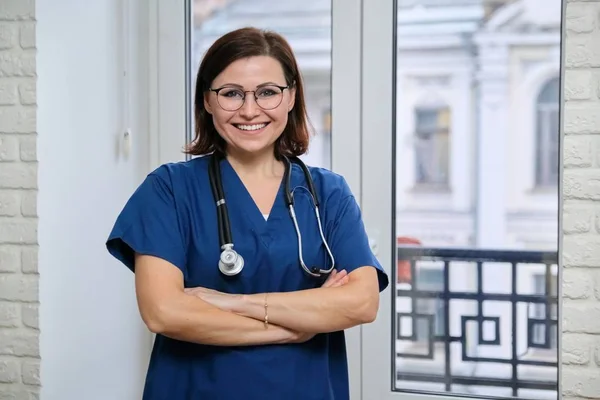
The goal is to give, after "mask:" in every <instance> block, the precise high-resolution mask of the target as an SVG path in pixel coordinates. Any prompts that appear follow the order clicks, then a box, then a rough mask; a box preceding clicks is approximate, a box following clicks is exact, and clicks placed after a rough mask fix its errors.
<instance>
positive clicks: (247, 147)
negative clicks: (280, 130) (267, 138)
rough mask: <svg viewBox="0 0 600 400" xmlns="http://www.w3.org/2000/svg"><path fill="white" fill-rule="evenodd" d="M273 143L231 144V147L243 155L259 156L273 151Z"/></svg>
mask: <svg viewBox="0 0 600 400" xmlns="http://www.w3.org/2000/svg"><path fill="white" fill-rule="evenodd" d="M273 146H274V144H273V143H262V142H261V143H239V142H238V143H235V142H234V143H233V145H232V147H233V148H235V149H236V151H238V152H241V153H245V154H261V153H264V152H267V151H273Z"/></svg>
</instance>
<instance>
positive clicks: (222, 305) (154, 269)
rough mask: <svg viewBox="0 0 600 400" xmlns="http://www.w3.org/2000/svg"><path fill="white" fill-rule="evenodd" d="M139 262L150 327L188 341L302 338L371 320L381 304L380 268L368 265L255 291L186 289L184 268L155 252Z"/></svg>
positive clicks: (141, 298) (140, 293)
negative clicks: (321, 279)
mask: <svg viewBox="0 0 600 400" xmlns="http://www.w3.org/2000/svg"><path fill="white" fill-rule="evenodd" d="M135 268H136V274H135V276H136V278H135V279H136V293H137V300H138V306H139V309H140V313H141V316H142V319H143V320H144V322H145V323H146V325H147V326H148V328H149V329H150V330H151V331H152V332H154V333H159V334H162V335H164V336H168V337H172V338H174V339H178V340H183V341H188V342H195V343H203V344H210V345H217V346H244V345H260V344H274V343H299V342H303V341H306V340H308V339H310V338H311V337H313V336H314V335H315V334H317V333H324V332H333V331H338V330H343V329H347V328H350V327H353V326H356V325H360V324H364V323H369V322H372V321H373V320H374V319H375V317H376V315H377V310H378V307H379V289H378V288H379V287H378V281H377V272H376V270H375V268H372V267H368V266H367V267H363V268H358V269H356V270H355V271H353V272H351V273H350V274H348V275H346V274H345V272H339V273H337V274H332V276H331V277H330V278H329V279H328V280H327V282H325V284H324V285H323V287H321V288H317V289H309V290H300V291H296V292H286V293H262V294H253V295H231V294H226V293H220V292H216V291H213V290H209V289H205V288H192V289H184V287H183V276H182V273H181V271H180V270H179V269H178V268H176V267H175V266H173V265H172V264H170V263H168V262H167V261H164V260H162V259H159V258H156V257H152V256H146V255H137V256H136V261H135ZM265 304H266V307H265ZM266 316H267V317H268V324H267V323H265V322H266V321H265V317H266Z"/></svg>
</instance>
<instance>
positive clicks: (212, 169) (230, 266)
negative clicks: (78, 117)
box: [208, 153, 335, 278]
mask: <svg viewBox="0 0 600 400" xmlns="http://www.w3.org/2000/svg"><path fill="white" fill-rule="evenodd" d="M222 158H223V155H222V154H217V153H213V155H212V156H211V160H210V163H209V168H208V177H209V179H210V186H211V188H212V193H213V198H214V200H215V203H216V206H217V221H218V226H219V245H220V246H221V255H220V257H219V270H220V271H221V272H222V273H223V274H224V275H227V276H234V275H237V274H239V273H240V272H241V271H242V269H243V268H244V258H243V257H242V256H241V255H240V254H239V253H238V252H237V251H235V250H234V249H233V238H232V237H231V225H230V222H229V214H228V211H227V204H226V202H225V195H224V193H223V183H222V181H221V166H220V161H221V159H222ZM290 160H291V161H290ZM283 162H284V164H285V176H284V179H285V203H286V206H287V208H288V210H289V212H290V216H291V217H292V221H293V222H294V228H295V230H296V236H297V238H298V258H299V260H300V265H301V266H302V269H304V271H306V273H307V274H309V275H311V276H313V277H316V278H319V277H321V276H322V275H323V274H329V273H330V272H331V271H332V270H333V268H334V267H335V259H334V257H333V254H332V253H331V250H330V249H329V245H328V244H327V240H326V239H325V235H324V234H323V227H322V225H321V216H320V214H319V198H318V196H317V192H316V190H315V187H314V183H313V180H312V177H311V175H310V171H309V170H308V168H307V167H306V165H305V164H304V163H303V162H302V160H300V159H299V158H297V157H291V158H288V157H285V156H284V157H283ZM292 162H293V163H295V164H298V165H299V166H300V167H301V168H302V171H303V172H304V179H305V180H306V183H307V185H308V190H309V192H310V195H311V197H312V200H313V204H314V210H315V216H316V217H317V224H318V225H319V233H320V234H321V241H322V243H323V244H324V245H325V248H326V249H327V253H328V255H329V259H330V260H331V266H330V267H329V269H322V268H318V267H311V268H308V267H307V266H306V264H305V263H304V258H303V257H302V235H301V234H300V228H299V227H298V220H297V219H296V211H295V209H294V193H293V191H291V190H290V181H291V177H292Z"/></svg>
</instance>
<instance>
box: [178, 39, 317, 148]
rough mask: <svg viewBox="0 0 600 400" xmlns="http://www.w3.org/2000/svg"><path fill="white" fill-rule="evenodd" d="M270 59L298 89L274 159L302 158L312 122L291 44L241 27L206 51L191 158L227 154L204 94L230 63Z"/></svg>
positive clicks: (199, 80) (198, 85)
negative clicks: (244, 59) (258, 58)
mask: <svg viewBox="0 0 600 400" xmlns="http://www.w3.org/2000/svg"><path fill="white" fill-rule="evenodd" d="M253 56H271V57H273V58H275V59H276V60H278V61H279V63H280V64H281V67H282V69H283V73H284V76H285V80H286V83H287V85H289V86H290V88H292V87H294V88H295V89H296V98H295V103H294V108H292V110H291V111H290V112H289V113H288V121H287V125H286V127H285V129H284V130H283V133H282V134H281V136H280V137H279V138H278V139H277V141H276V142H275V156H276V157H278V158H279V157H280V156H299V155H302V154H304V153H305V152H306V150H307V148H308V142H309V136H310V131H309V127H310V124H309V121H308V116H307V113H306V105H305V104H304V90H303V85H302V78H301V76H300V72H299V70H298V64H297V62H296V59H295V57H294V54H293V52H292V49H291V47H290V45H289V44H288V42H287V41H286V40H285V39H284V38H283V37H282V36H281V35H279V34H277V33H274V32H270V31H264V30H260V29H256V28H242V29H238V30H235V31H232V32H229V33H227V34H225V35H224V36H222V37H220V38H219V39H218V40H217V41H216V42H215V43H214V44H213V45H212V46H211V47H210V48H209V49H208V51H207V52H206V54H205V55H204V59H203V60H202V63H201V64H200V68H199V69H198V75H197V77H196V93H195V97H194V118H195V137H194V140H193V141H192V142H191V143H190V144H189V145H188V146H187V147H186V150H185V152H186V153H187V154H191V155H204V154H207V153H210V152H213V151H215V150H216V151H220V152H224V151H225V141H224V140H223V138H221V136H220V135H219V133H218V132H217V130H216V128H215V125H214V124H213V119H212V116H211V115H210V114H209V113H208V112H207V111H206V109H205V108H204V93H205V92H206V91H207V90H208V89H209V88H210V85H211V84H212V82H213V80H214V79H215V78H216V77H217V75H219V74H220V73H221V72H222V71H223V70H224V69H225V68H227V66H229V64H231V63H232V62H234V61H237V60H239V59H242V58H247V57H253Z"/></svg>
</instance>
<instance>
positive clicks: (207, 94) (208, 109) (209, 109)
mask: <svg viewBox="0 0 600 400" xmlns="http://www.w3.org/2000/svg"><path fill="white" fill-rule="evenodd" d="M204 109H205V110H206V112H207V113H209V114H212V107H211V105H210V92H209V91H207V92H205V93H204Z"/></svg>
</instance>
